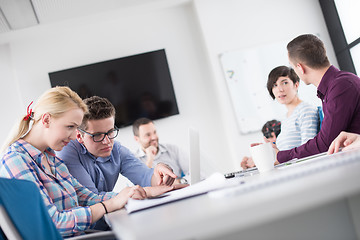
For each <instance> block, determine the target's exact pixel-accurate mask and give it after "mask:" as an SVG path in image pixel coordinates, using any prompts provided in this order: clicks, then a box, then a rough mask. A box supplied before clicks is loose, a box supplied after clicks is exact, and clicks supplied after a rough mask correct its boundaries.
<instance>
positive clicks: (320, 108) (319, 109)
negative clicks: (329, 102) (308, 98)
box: [317, 106, 324, 131]
mask: <svg viewBox="0 0 360 240" xmlns="http://www.w3.org/2000/svg"><path fill="white" fill-rule="evenodd" d="M317 109H318V114H319V131H320V129H321V124H322V121H323V119H324V112H323V110H322V107H321V106H318V107H317Z"/></svg>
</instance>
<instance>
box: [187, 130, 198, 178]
mask: <svg viewBox="0 0 360 240" xmlns="http://www.w3.org/2000/svg"><path fill="white" fill-rule="evenodd" d="M189 143H190V157H189V174H190V184H191V185H192V184H195V183H197V182H199V181H200V141H199V132H198V130H196V129H194V128H189Z"/></svg>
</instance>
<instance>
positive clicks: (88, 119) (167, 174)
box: [57, 96, 177, 196]
mask: <svg viewBox="0 0 360 240" xmlns="http://www.w3.org/2000/svg"><path fill="white" fill-rule="evenodd" d="M83 101H84V102H85V104H86V105H87V106H88V109H89V111H88V112H87V113H85V115H84V118H83V120H82V123H81V125H80V126H79V128H78V129H77V134H76V140H75V141H71V142H70V143H69V144H67V145H66V146H65V147H64V148H63V149H62V150H61V151H60V152H57V155H58V156H59V157H60V158H61V159H62V160H63V161H64V162H65V164H66V165H67V167H68V169H69V171H70V173H71V174H72V175H73V176H74V177H75V178H77V179H78V181H79V182H80V183H81V184H82V185H83V186H85V187H87V188H88V189H90V190H91V191H93V192H95V193H103V192H110V191H112V190H113V188H114V186H115V183H116V181H117V179H118V176H119V174H122V175H124V176H125V177H127V178H128V179H129V180H130V181H131V182H132V183H134V184H136V185H140V186H142V187H149V186H157V185H172V184H173V182H174V180H175V179H176V177H177V176H176V175H175V174H174V173H173V171H172V169H170V168H169V167H168V166H167V165H165V164H159V165H156V167H155V168H148V167H147V166H146V165H145V164H143V163H142V162H141V161H140V160H139V159H137V158H136V157H135V156H134V155H133V154H132V153H131V152H130V150H129V149H127V148H126V147H124V146H122V145H121V144H120V143H119V142H117V141H114V139H115V138H116V136H117V135H118V132H119V129H118V128H117V127H116V126H115V108H114V106H113V105H112V104H111V102H110V101H109V100H107V99H106V98H101V97H98V96H93V97H90V98H87V99H84V100H83ZM151 189H152V190H151V191H153V188H151ZM159 189H161V188H158V190H159ZM158 190H156V191H158ZM145 191H146V193H147V195H148V196H151V195H153V194H154V195H157V194H158V193H159V192H157V193H154V192H152V193H150V192H149V191H150V190H149V189H146V188H145ZM160 191H161V190H160Z"/></svg>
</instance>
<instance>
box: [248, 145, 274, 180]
mask: <svg viewBox="0 0 360 240" xmlns="http://www.w3.org/2000/svg"><path fill="white" fill-rule="evenodd" d="M250 153H251V157H252V159H253V161H254V163H255V165H256V167H257V168H258V170H259V172H260V173H262V172H268V171H270V170H272V169H274V163H275V161H276V156H275V149H274V148H273V147H272V143H271V142H267V143H263V144H259V145H256V146H253V147H250Z"/></svg>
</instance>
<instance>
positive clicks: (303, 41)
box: [287, 34, 330, 69]
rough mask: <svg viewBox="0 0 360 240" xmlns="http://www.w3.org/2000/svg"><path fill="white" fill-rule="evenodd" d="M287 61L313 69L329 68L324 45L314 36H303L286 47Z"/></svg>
mask: <svg viewBox="0 0 360 240" xmlns="http://www.w3.org/2000/svg"><path fill="white" fill-rule="evenodd" d="M287 50H288V55H289V59H290V61H291V62H293V63H299V62H300V63H304V64H305V65H307V66H309V67H310V68H313V69H320V68H324V67H328V66H330V62H329V59H328V57H327V56H326V49H325V46H324V43H323V42H322V41H321V40H320V39H319V38H318V37H317V36H315V35H312V34H304V35H300V36H298V37H296V38H294V39H293V40H292V41H291V42H289V43H288V45H287Z"/></svg>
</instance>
